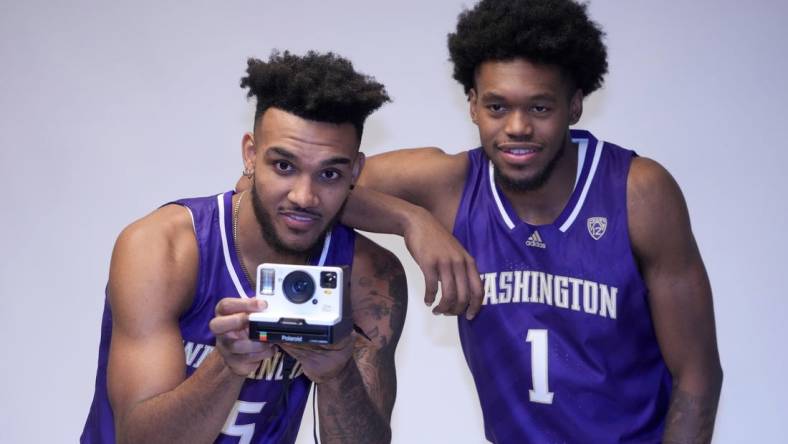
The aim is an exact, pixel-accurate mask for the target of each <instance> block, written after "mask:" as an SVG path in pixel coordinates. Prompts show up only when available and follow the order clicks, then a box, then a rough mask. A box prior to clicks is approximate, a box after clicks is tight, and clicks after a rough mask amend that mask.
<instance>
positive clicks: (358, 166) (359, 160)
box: [350, 151, 367, 186]
mask: <svg viewBox="0 0 788 444" xmlns="http://www.w3.org/2000/svg"><path fill="white" fill-rule="evenodd" d="M366 160H367V157H366V156H365V155H364V153H362V152H361V151H359V152H358V154H357V155H356V161H355V162H353V179H352V180H351V182H350V184H351V186H353V185H355V183H356V181H357V180H358V176H360V175H361V170H362V169H364V162H365V161H366Z"/></svg>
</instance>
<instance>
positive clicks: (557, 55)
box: [449, 0, 607, 96]
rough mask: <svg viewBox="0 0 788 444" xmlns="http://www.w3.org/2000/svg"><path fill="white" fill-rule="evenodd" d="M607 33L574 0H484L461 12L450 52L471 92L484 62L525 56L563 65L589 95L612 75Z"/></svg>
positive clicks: (457, 75) (458, 74)
mask: <svg viewBox="0 0 788 444" xmlns="http://www.w3.org/2000/svg"><path fill="white" fill-rule="evenodd" d="M603 36H604V33H603V32H602V30H601V29H600V28H599V26H598V25H597V24H596V23H594V22H592V21H591V20H590V19H589V18H588V14H587V11H586V5H585V4H579V3H577V2H575V1H572V0H482V1H481V2H479V3H478V4H477V5H476V6H475V7H474V8H473V9H470V10H467V9H466V10H465V11H463V12H462V13H461V14H460V16H459V18H458V22H457V31H456V32H454V33H451V34H449V54H450V60H451V61H452V62H453V63H454V78H455V79H457V81H458V82H460V83H461V84H462V86H463V87H464V88H465V93H466V94H468V92H470V90H471V89H472V88H473V87H474V80H475V75H476V70H477V69H478V67H479V65H481V64H482V63H483V62H485V61H489V60H500V61H506V60H513V59H515V58H524V59H527V60H529V61H532V62H535V63H543V64H548V65H556V66H558V67H559V68H561V70H562V72H563V73H564V75H566V76H568V78H569V80H570V82H572V85H573V87H576V88H580V89H581V90H582V91H583V94H584V95H586V96H588V95H589V94H591V93H592V92H594V91H596V90H597V89H598V88H599V87H600V86H602V81H603V77H604V75H605V74H606V73H607V49H606V48H605V45H604V43H602V37H603Z"/></svg>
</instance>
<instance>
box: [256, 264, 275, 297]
mask: <svg viewBox="0 0 788 444" xmlns="http://www.w3.org/2000/svg"><path fill="white" fill-rule="evenodd" d="M274 278H275V271H274V269H273V268H261V269H260V276H259V278H258V279H260V294H265V295H272V294H274Z"/></svg>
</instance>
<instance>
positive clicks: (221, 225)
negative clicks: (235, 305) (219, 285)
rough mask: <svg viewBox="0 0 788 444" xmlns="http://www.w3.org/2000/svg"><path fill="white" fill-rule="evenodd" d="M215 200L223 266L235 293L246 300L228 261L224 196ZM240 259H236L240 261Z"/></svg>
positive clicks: (233, 269) (236, 275)
mask: <svg viewBox="0 0 788 444" xmlns="http://www.w3.org/2000/svg"><path fill="white" fill-rule="evenodd" d="M216 200H217V202H218V204H219V231H221V232H222V253H224V265H225V266H226V267H227V272H228V273H230V279H232V281H233V285H235V289H236V291H238V295H239V296H241V297H242V298H247V297H248V296H247V295H246V292H245V291H244V287H243V286H242V285H241V280H240V279H238V274H237V273H236V272H235V267H233V261H232V260H231V259H230V247H229V246H228V245H227V230H226V229H225V224H224V194H219V195H218V196H216ZM240 259H241V258H238V260H240Z"/></svg>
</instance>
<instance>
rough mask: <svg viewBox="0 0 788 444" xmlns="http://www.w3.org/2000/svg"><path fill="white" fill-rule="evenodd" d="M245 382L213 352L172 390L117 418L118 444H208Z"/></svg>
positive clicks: (215, 434) (222, 422) (217, 431)
mask: <svg viewBox="0 0 788 444" xmlns="http://www.w3.org/2000/svg"><path fill="white" fill-rule="evenodd" d="M244 380H245V378H243V377H240V376H237V375H235V374H234V373H233V372H232V371H230V369H229V368H227V367H226V366H225V365H224V363H223V361H222V359H221V356H219V354H218V353H215V352H212V353H211V354H210V355H209V356H208V358H206V359H205V361H204V362H203V363H202V365H200V368H198V369H197V371H195V372H194V374H193V375H191V376H190V377H189V378H186V380H184V381H183V382H182V383H181V384H180V385H178V386H177V387H175V388H174V389H173V390H170V391H168V392H165V393H162V394H160V395H157V396H154V397H152V398H150V399H147V400H144V401H141V402H139V403H138V404H136V405H135V406H133V407H131V408H130V409H129V411H128V412H127V413H126V414H125V415H124V416H123V417H116V418H115V422H116V429H117V430H116V434H117V441H118V442H120V443H159V442H160V443H181V442H182V443H201V442H205V443H210V442H213V441H214V440H215V439H216V437H217V436H218V434H219V432H220V431H221V429H222V427H223V425H224V422H225V421H226V419H227V416H228V414H229V412H230V411H231V409H232V407H233V404H234V403H235V401H236V400H237V398H238V393H239V392H240V390H241V386H242V385H243V382H244Z"/></svg>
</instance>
